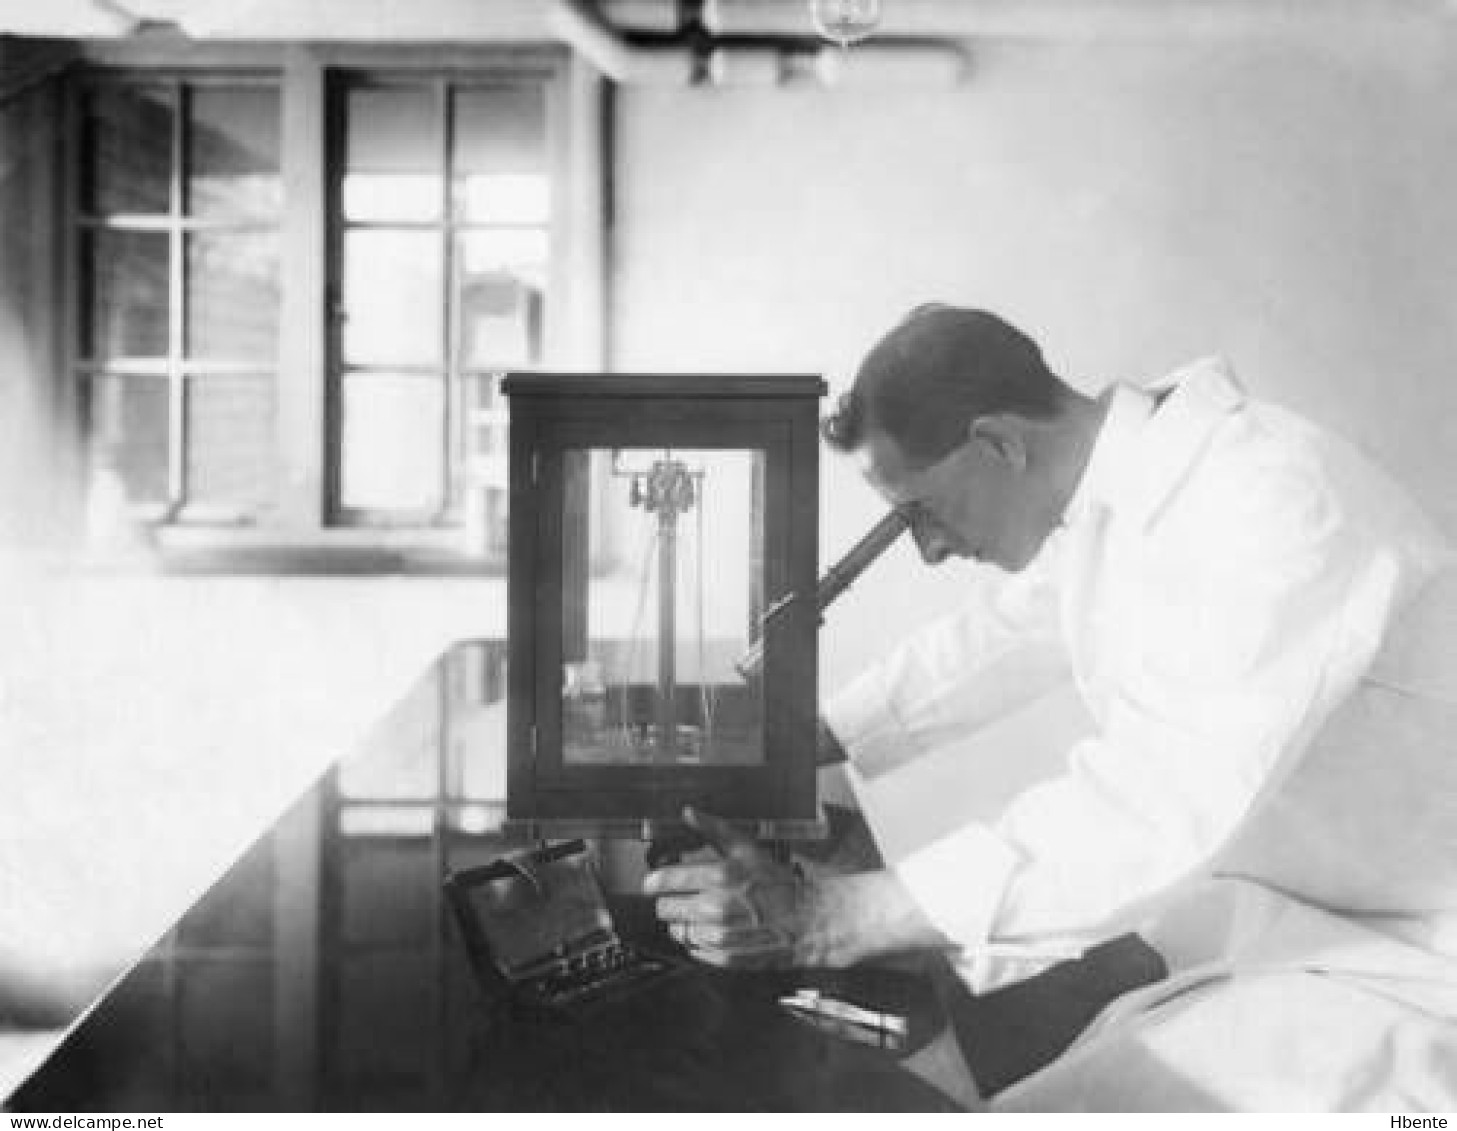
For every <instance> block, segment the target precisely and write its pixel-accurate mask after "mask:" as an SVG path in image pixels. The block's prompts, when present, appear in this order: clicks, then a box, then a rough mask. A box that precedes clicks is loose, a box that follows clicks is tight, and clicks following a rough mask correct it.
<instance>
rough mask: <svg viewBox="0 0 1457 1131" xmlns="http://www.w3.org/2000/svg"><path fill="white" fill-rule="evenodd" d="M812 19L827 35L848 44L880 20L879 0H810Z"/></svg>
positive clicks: (828, 37) (820, 31) (822, 33)
mask: <svg viewBox="0 0 1457 1131" xmlns="http://www.w3.org/2000/svg"><path fill="white" fill-rule="evenodd" d="M809 14H810V19H811V20H813V21H814V26H815V30H816V31H817V32H819V34H820V35H822V36H824V38H826V39H828V40H831V41H832V42H835V43H838V44H839V45H840V46H841V47H849V46H850V44H852V43H857V42H859V41H860V40H862V39H864V38H865V37H866V36H868V35H869V34H870V33H871V32H873V31H874V30H875V28H876V27H877V25H879V23H880V0H809Z"/></svg>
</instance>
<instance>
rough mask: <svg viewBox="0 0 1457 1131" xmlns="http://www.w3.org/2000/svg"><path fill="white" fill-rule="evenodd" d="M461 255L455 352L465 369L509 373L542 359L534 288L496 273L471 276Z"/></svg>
mask: <svg viewBox="0 0 1457 1131" xmlns="http://www.w3.org/2000/svg"><path fill="white" fill-rule="evenodd" d="M469 260H470V257H469V256H468V255H460V256H458V257H457V259H456V262H457V264H458V265H459V268H460V282H459V284H458V285H459V287H460V291H459V298H460V348H459V357H460V364H461V366H462V368H465V369H510V368H517V367H520V366H524V365H531V364H533V363H535V362H536V361H537V359H538V358H539V357H540V356H541V320H542V300H541V291H540V289H539V288H537V287H535V286H532V285H531V284H529V283H527V282H526V281H525V280H523V279H521V278H518V277H517V276H515V275H513V274H511V273H509V272H507V271H501V270H491V269H487V270H482V271H479V272H472V271H471V270H470V268H469Z"/></svg>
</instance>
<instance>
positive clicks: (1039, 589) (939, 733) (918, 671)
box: [824, 535, 1068, 778]
mask: <svg viewBox="0 0 1457 1131" xmlns="http://www.w3.org/2000/svg"><path fill="white" fill-rule="evenodd" d="M1057 538H1058V535H1054V539H1057ZM1054 539H1050V540H1049V544H1048V546H1047V547H1046V549H1045V550H1044V552H1043V553H1042V554H1040V555H1039V556H1038V558H1037V560H1036V561H1034V562H1033V563H1032V564H1031V565H1029V566H1028V568H1027V570H1026V571H1024V572H1023V573H1022V574H1018V575H1015V576H1007V575H1002V574H994V573H993V572H992V571H990V570H987V571H984V572H983V573H982V575H981V577H979V578H978V579H977V581H978V584H976V585H974V586H973V587H972V592H971V594H970V596H969V598H968V600H967V602H966V603H965V605H963V606H962V607H961V608H960V609H958V610H957V611H956V612H955V613H954V614H952V615H950V616H947V617H944V618H942V619H940V620H938V621H935V622H934V623H932V624H931V625H930V626H928V627H927V628H926V629H924V630H922V631H921V632H920V633H918V634H916V635H915V636H913V637H912V638H911V639H910V640H908V641H906V642H905V643H903V644H900V645H899V646H897V647H896V648H894V649H893V650H892V651H891V652H890V653H889V654H887V655H886V656H885V658H884V659H882V660H881V661H879V662H878V663H876V664H875V665H873V666H872V667H870V668H869V669H867V670H866V671H865V672H863V673H862V674H861V675H860V676H858V677H857V678H856V679H854V680H852V681H851V682H850V683H849V684H848V685H847V686H846V687H844V688H843V689H841V690H840V691H839V692H838V693H837V694H836V695H835V696H834V697H833V698H832V699H831V700H830V701H829V702H828V703H827V704H826V705H825V708H824V717H825V721H826V723H827V724H828V725H829V728H830V731H831V732H832V733H833V734H834V736H835V737H836V739H838V740H839V742H840V745H841V746H842V747H843V748H844V749H845V751H846V753H847V755H848V756H849V759H850V761H851V763H852V764H853V765H854V767H855V769H856V771H857V772H858V773H860V774H861V775H863V776H865V777H866V778H874V777H877V776H879V775H881V774H884V773H887V772H889V771H890V770H893V769H895V768H896V767H898V766H902V765H904V764H906V763H907V762H910V761H913V760H915V759H916V758H919V757H921V756H922V755H924V754H928V753H930V752H932V751H934V750H936V749H938V748H941V747H944V746H946V745H948V744H952V743H956V742H959V741H961V740H963V739H964V738H965V737H966V736H967V735H968V734H970V733H972V732H973V731H975V730H976V729H978V728H979V727H981V726H983V725H985V724H986V723H987V722H989V721H991V720H993V719H995V718H997V717H999V716H1000V715H1003V714H1005V713H1007V712H1009V711H1011V710H1013V709H1015V708H1016V707H1018V706H1020V705H1022V704H1025V703H1029V702H1031V701H1032V700H1034V699H1036V698H1037V697H1038V695H1040V694H1042V693H1043V692H1045V691H1047V690H1049V689H1050V688H1051V687H1053V686H1054V685H1056V684H1057V683H1058V682H1059V681H1060V680H1063V679H1065V678H1067V676H1068V664H1067V659H1066V652H1065V650H1064V649H1063V647H1062V643H1061V637H1060V632H1059V627H1058V611H1057V595H1056V592H1055V589H1054V581H1053V579H1054V577H1055V575H1056V569H1057V558H1058V554H1059V552H1060V549H1061V547H1060V546H1059V545H1057V543H1056V541H1055V540H1054Z"/></svg>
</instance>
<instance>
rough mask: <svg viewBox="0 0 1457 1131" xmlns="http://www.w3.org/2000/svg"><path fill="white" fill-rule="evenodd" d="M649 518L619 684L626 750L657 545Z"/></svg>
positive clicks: (619, 718)
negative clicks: (631, 691)
mask: <svg viewBox="0 0 1457 1131" xmlns="http://www.w3.org/2000/svg"><path fill="white" fill-rule="evenodd" d="M648 517H649V520H650V524H649V526H648V534H647V537H646V538H645V539H644V540H643V549H642V555H641V559H640V561H639V563H638V570H637V575H638V585H637V605H636V607H635V608H634V610H633V614H632V623H631V625H630V626H629V628H628V633H627V654H626V655H625V656H624V657H623V667H624V672H623V678H622V682H621V683H620V684H619V685H618V688H619V694H618V710H617V725H618V728H619V730H620V733H621V737H622V743H623V745H624V746H625V747H627V748H629V749H631V748H632V746H633V738H632V729H631V727H630V726H629V725H628V706H629V705H628V688H629V687H630V686H631V685H632V679H633V673H634V672H635V671H636V667H637V652H638V648H637V645H638V631H639V629H640V628H641V627H642V620H643V613H644V611H645V609H646V607H647V600H648V581H649V579H650V577H651V571H650V568H649V567H650V565H651V563H652V560H653V550H654V549H655V548H656V547H657V544H658V525H657V522H656V521H652V520H651V516H650V515H649V516H648Z"/></svg>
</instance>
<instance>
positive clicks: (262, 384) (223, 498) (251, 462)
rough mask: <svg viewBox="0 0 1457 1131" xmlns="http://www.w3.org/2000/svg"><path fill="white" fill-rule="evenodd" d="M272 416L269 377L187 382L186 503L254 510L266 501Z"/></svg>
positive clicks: (270, 381) (271, 462)
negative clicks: (217, 504)
mask: <svg viewBox="0 0 1457 1131" xmlns="http://www.w3.org/2000/svg"><path fill="white" fill-rule="evenodd" d="M273 411H274V409H273V378H272V377H271V376H263V375H260V376H256V377H232V376H227V377H223V376H216V375H210V376H207V377H193V378H191V379H189V382H188V388H187V496H188V499H189V500H191V501H193V502H204V503H231V504H241V505H244V506H248V507H256V506H258V505H259V504H261V503H263V502H265V501H266V500H267V499H268V498H269V497H270V496H271V494H272V491H271V486H270V484H271V468H272V467H273Z"/></svg>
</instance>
